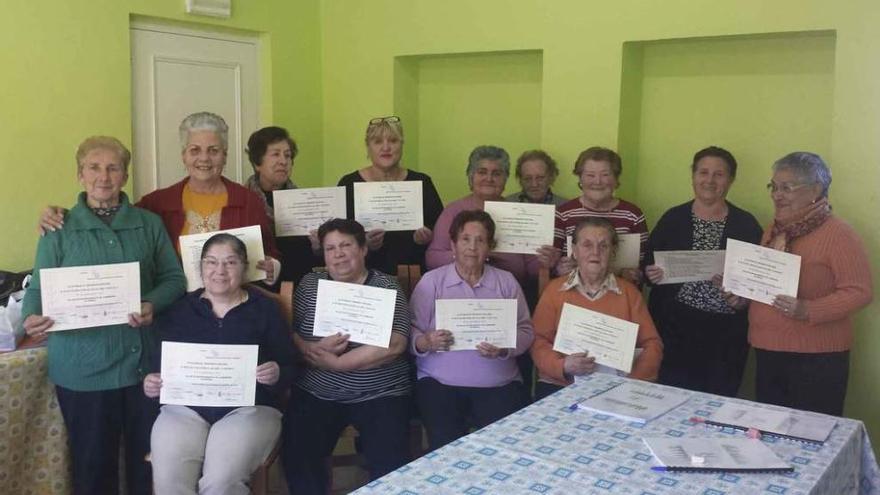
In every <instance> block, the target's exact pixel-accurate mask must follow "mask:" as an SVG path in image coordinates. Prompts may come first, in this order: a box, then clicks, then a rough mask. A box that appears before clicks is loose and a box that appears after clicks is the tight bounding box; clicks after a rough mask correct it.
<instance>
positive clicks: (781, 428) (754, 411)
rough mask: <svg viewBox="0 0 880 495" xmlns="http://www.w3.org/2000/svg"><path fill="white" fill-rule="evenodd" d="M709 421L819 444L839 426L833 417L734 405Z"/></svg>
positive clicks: (714, 415)
mask: <svg viewBox="0 0 880 495" xmlns="http://www.w3.org/2000/svg"><path fill="white" fill-rule="evenodd" d="M708 419H709V420H711V421H713V422H716V423H724V424H726V425H732V426H739V427H741V428H755V429H758V430H761V431H762V432H768V433H775V434H777V435H783V436H786V437H793V438H795V439H799V440H808V441H811V442H819V443H822V442H824V441H825V440H827V439H828V436H829V435H831V430H833V429H834V426H835V425H836V424H837V420H836V419H834V418H833V417H830V416H813V415H809V413H806V412H799V411H779V410H776V409H767V408H764V407H756V406H752V405H750V404H737V403H733V402H727V403H725V404H724V405H723V406H721V407H720V408H718V410H717V411H715V412H714V413H713V414H712V416H711V417H710V418H708Z"/></svg>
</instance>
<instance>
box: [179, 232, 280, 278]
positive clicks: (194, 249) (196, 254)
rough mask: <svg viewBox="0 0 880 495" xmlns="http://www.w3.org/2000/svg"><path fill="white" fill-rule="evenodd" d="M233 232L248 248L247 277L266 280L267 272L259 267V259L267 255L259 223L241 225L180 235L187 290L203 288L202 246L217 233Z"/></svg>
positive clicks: (181, 257)
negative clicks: (235, 227) (233, 227)
mask: <svg viewBox="0 0 880 495" xmlns="http://www.w3.org/2000/svg"><path fill="white" fill-rule="evenodd" d="M221 233H224V234H231V235H234V236H235V237H238V238H239V239H241V241H242V242H243V243H244V245H245V248H247V257H248V268H247V273H246V274H245V279H246V281H248V282H256V281H257V280H265V279H266V272H264V271H263V270H259V269H257V261H260V260H262V259H263V258H265V257H266V255H265V253H264V252H263V233H262V232H261V231H260V226H259V225H251V226H250V227H240V228H237V229H227V230H218V231H216V232H205V233H204V234H190V235H182V236H180V261H181V263H182V264H183V273H184V274H185V275H186V291H187V292H192V291H194V290H196V289H200V288H202V285H203V284H202V274H201V273H202V272H201V270H202V268H201V262H202V246H204V245H205V243H206V242H208V239H210V238H211V237H213V236H215V235H217V234H221Z"/></svg>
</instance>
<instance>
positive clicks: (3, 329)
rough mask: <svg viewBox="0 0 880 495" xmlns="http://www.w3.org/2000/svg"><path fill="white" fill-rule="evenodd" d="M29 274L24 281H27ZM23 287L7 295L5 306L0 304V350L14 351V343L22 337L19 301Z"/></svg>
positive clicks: (25, 284)
mask: <svg viewBox="0 0 880 495" xmlns="http://www.w3.org/2000/svg"><path fill="white" fill-rule="evenodd" d="M29 278H30V275H29V276H28V278H26V279H25V281H24V284H23V285H24V286H25V287H27V283H28V282H29V281H30V280H29ZM24 293H25V291H24V289H22V290H20V291H18V292H13V293H12V294H10V295H9V300H8V301H7V303H6V306H5V307H4V306H0V351H14V350H15V347H16V345H18V343H19V342H20V341H21V339H22V337H24V327H23V326H22V321H21V303H22V300H24Z"/></svg>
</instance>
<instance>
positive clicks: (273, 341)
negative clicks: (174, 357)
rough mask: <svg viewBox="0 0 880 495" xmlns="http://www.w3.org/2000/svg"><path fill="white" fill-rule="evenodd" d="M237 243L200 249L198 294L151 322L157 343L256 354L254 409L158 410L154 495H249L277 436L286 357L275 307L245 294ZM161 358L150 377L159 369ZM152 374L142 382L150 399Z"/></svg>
mask: <svg viewBox="0 0 880 495" xmlns="http://www.w3.org/2000/svg"><path fill="white" fill-rule="evenodd" d="M247 264H248V259H247V250H246V249H245V246H244V243H243V242H242V241H241V240H240V239H238V238H237V237H235V236H232V235H229V234H216V235H214V236H212V237H211V238H210V239H208V241H207V242H205V244H204V246H203V247H202V256H201V276H202V282H203V283H204V289H199V290H196V291H193V292H191V293H189V294H187V295H186V297H185V298H183V299H181V300H179V301H178V302H177V303H176V304H175V305H174V306H172V307H171V309H169V310H168V311H167V312H166V313H165V314H163V315H162V317H160V318H159V319H158V321H157V325H156V326H157V328H158V331H159V336H160V338H161V340H162V341H163V342H186V343H195V344H212V345H213V344H221V345H222V344H232V345H256V346H259V350H258V358H257V363H258V365H257V369H256V380H257V386H256V395H255V405H253V406H244V407H204V406H202V407H193V406H181V405H170V404H166V405H163V406H162V412H161V413H160V414H159V418H158V419H157V420H156V423H155V424H154V425H153V433H152V440H151V445H152V456H151V457H152V463H153V480H154V490H155V492H156V493H161V494H163V495H164V494H180V495H183V494H196V493H230V494H231V493H240V494H247V493H250V489H249V487H248V484H249V483H250V477H251V473H252V472H253V471H254V470H255V469H256V468H257V466H259V465H260V464H261V463H262V462H263V461H265V459H266V457H268V455H269V453H270V452H271V451H272V448H273V447H274V446H275V444H276V443H277V441H278V437H279V435H280V434H281V411H280V410H279V408H280V405H279V400H280V397H281V394H282V393H283V392H284V391H285V390H286V388H287V387H289V386H290V381H289V377H290V375H291V372H292V369H293V352H292V351H293V350H292V348H291V346H290V338H289V336H288V333H287V329H286V324H285V322H284V319H283V318H282V317H281V314H280V312H279V310H278V306H277V305H276V304H275V303H274V302H273V301H271V300H270V299H268V298H266V297H265V296H263V295H261V294H260V292H258V291H256V290H254V289H248V288H246V287H244V286H242V284H244V283H245V280H244V274H245V272H246V270H247ZM160 363H161V356H157V358H156V359H154V366H153V369H160ZM161 389H162V376H161V374H160V373H150V374H149V375H147V376H146V378H145V379H144V393H145V394H146V396H147V397H150V398H157V397H159V394H160V392H161Z"/></svg>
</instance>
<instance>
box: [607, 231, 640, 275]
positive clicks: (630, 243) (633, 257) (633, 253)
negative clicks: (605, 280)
mask: <svg viewBox="0 0 880 495" xmlns="http://www.w3.org/2000/svg"><path fill="white" fill-rule="evenodd" d="M641 247H642V235H641V234H617V254H616V255H615V256H614V258H613V259H612V260H611V267H612V269H614V270H621V269H623V268H638V267H639V250H640V249H641Z"/></svg>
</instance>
